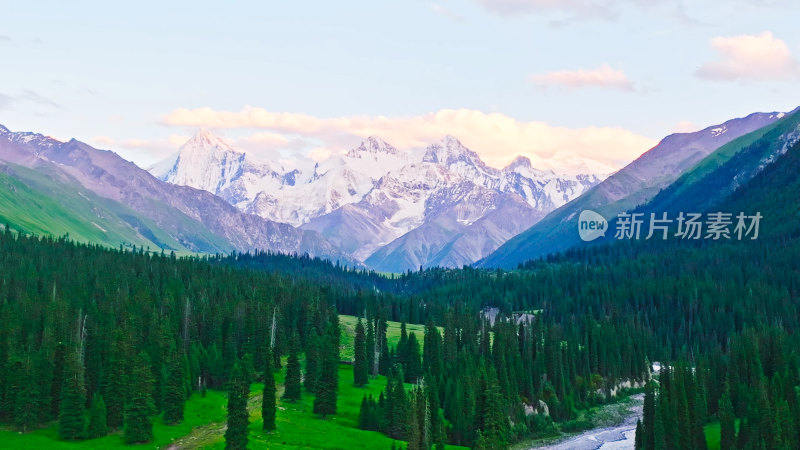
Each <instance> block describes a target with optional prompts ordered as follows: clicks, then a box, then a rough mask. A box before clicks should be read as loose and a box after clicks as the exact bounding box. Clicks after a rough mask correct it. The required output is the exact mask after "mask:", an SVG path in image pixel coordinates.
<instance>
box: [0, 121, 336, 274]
mask: <svg viewBox="0 0 800 450" xmlns="http://www.w3.org/2000/svg"><path fill="white" fill-rule="evenodd" d="M195 142H197V143H202V144H203V145H204V146H205V148H206V149H207V150H209V151H210V149H212V148H216V149H217V150H220V149H223V150H224V151H227V152H229V151H230V149H226V148H225V147H224V146H222V145H217V144H218V143H217V144H213V145H212V144H211V143H213V142H214V140H213V138H212V137H210V136H208V133H207V132H203V133H198V136H196V139H195ZM217 146H219V148H217ZM183 150H187V149H183ZM224 151H223V152H222V153H224ZM186 153H187V152H184V155H185V154H186ZM234 153H235V152H234ZM196 156H197V158H195V159H193V161H197V160H201V161H208V160H214V161H230V159H226V158H218V159H213V158H210V157H209V155H205V154H203V153H202V152H201V153H199V154H198V155H196ZM217 156H219V155H217ZM176 160H177V158H176ZM226 164H227V163H226ZM0 166H4V168H3V169H2V170H5V171H6V172H7V173H8V174H10V176H15V175H13V173H17V172H22V171H20V167H21V168H27V169H30V171H28V172H26V173H24V174H23V175H20V177H22V178H26V177H27V179H31V180H34V183H33V187H31V190H32V191H36V190H37V189H40V188H41V189H44V190H42V191H37V192H38V193H39V195H42V196H44V197H45V198H47V197H48V196H50V195H52V193H53V192H55V197H54V198H53V200H52V201H53V202H55V204H58V203H61V202H62V201H63V203H62V205H63V206H64V207H65V208H72V209H73V210H71V211H69V213H71V214H74V215H72V216H71V218H72V220H64V218H59V217H56V218H55V223H56V224H57V226H56V228H54V229H48V227H47V226H45V225H43V229H42V230H41V231H43V232H48V233H55V232H59V233H62V232H64V231H67V232H69V231H72V230H76V231H78V233H77V234H78V235H81V230H83V229H86V228H87V227H88V228H89V229H91V230H92V231H93V234H89V235H87V234H84V236H85V237H88V236H94V237H93V238H92V241H93V242H103V243H106V244H108V243H111V244H112V245H114V246H116V245H119V244H130V243H131V242H133V243H139V245H142V244H143V243H147V245H149V246H151V248H153V249H158V248H161V249H164V250H176V251H191V252H203V253H227V252H230V251H231V250H237V251H240V252H245V251H252V250H256V249H259V250H270V251H275V252H282V253H297V254H304V253H308V254H310V255H312V256H319V257H324V258H329V259H331V260H340V261H342V262H343V263H346V264H351V263H352V261H351V260H350V258H349V257H348V255H343V254H342V253H341V252H340V251H339V250H338V249H337V248H336V247H334V246H332V245H331V244H330V243H329V242H327V241H326V240H325V239H323V238H322V237H321V236H320V235H319V234H318V233H314V232H311V231H308V230H298V229H296V228H294V227H292V226H290V225H287V224H284V223H276V222H274V221H270V220H267V219H264V218H262V217H258V216H255V215H252V214H246V213H243V212H242V211H240V210H239V209H237V208H235V207H233V206H231V205H230V204H229V203H228V202H226V201H225V200H223V199H221V198H219V197H217V196H215V195H212V194H210V193H209V192H206V191H205V190H200V189H194V188H192V187H186V186H179V185H175V184H170V183H165V182H163V181H160V180H158V179H156V178H155V177H154V176H153V175H151V174H150V173H148V172H147V171H145V170H142V169H140V168H139V167H137V166H136V165H135V164H133V163H132V162H130V161H126V160H124V159H123V158H122V157H120V156H119V155H117V154H116V153H114V152H112V151H109V150H99V149H96V148H94V147H91V146H90V145H88V144H85V143H83V142H80V141H78V140H75V139H72V140H69V141H59V140H56V139H53V138H50V137H47V136H43V135H41V134H35V133H28V132H12V131H9V130H8V129H7V128H5V127H4V126H2V125H0ZM12 166H13V167H12ZM9 167H11V168H9ZM225 167H226V168H227V167H230V164H228V165H226V166H225ZM178 169H180V170H177V171H175V173H176V174H178V173H183V172H182V171H181V170H183V168H181V167H179V168H178ZM186 169H188V167H186ZM204 169H207V170H208V169H210V172H211V173H213V172H214V170H215V166H211V167H205V168H204ZM226 170H227V169H226ZM31 173H33V174H35V176H34V175H31ZM220 173H221V175H220V176H219V177H218V178H220V179H225V176H226V174H225V173H224V172H223V171H221V172H220ZM42 176H45V177H47V179H48V186H50V187H47V188H46V189H45V188H42V187H41V186H39V185H38V184H37V183H36V182H35V180H36V177H42ZM22 178H20V179H22ZM187 179H189V180H192V181H193V182H204V183H207V184H206V186H222V185H223V184H224V183H220V182H219V180H215V178H214V176H205V177H187ZM62 197H63V198H62ZM70 198H71V199H72V200H70V201H68V200H67V199H70ZM81 205H83V207H81ZM86 205H88V206H86ZM50 214H51V211H49V210H48V208H45V207H41V206H38V207H32V208H30V211H29V212H28V215H29V217H30V218H31V219H33V220H34V222H36V223H41V224H49V223H53V217H52V216H51V215H50ZM101 224H102V225H101ZM95 228H96V230H95ZM128 239H132V241H131V240H128Z"/></svg>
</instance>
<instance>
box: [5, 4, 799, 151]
mask: <svg viewBox="0 0 800 450" xmlns="http://www.w3.org/2000/svg"><path fill="white" fill-rule="evenodd" d="M796 3H797V2H796V1H794V0H436V1H433V2H431V1H416V0H403V1H358V2H356V1H345V0H342V1H337V2H331V1H301V0H296V1H259V2H247V1H237V2H225V3H223V2H204V1H191V2H184V1H170V2H149V1H138V2H124V3H123V2H107V1H104V2H95V1H81V2H63V1H52V2H50V1H36V2H20V1H7V0H0V55H2V56H1V57H0V124H3V125H5V126H6V127H8V128H9V129H11V130H15V131H35V132H39V133H42V134H46V135H50V136H53V137H55V138H57V139H62V140H65V139H69V138H73V137H74V138H76V139H79V140H82V141H85V142H88V143H89V144H92V145H94V146H96V147H99V148H103V149H111V150H114V151H116V152H118V153H119V154H120V155H122V156H123V157H125V158H126V159H129V160H132V161H134V162H136V163H137V164H139V165H140V166H148V165H150V164H152V163H154V162H156V161H158V160H160V159H163V158H165V157H167V156H169V155H170V154H174V153H175V152H176V151H177V150H178V148H179V147H180V145H181V144H182V143H183V142H185V141H186V140H187V139H188V138H189V137H190V136H191V135H192V134H193V133H194V132H196V130H197V129H198V128H200V127H205V128H209V129H211V130H212V131H214V132H215V133H217V134H219V135H221V136H223V137H224V138H225V139H227V140H228V141H229V142H231V143H232V144H233V145H234V147H236V148H238V149H241V150H245V151H248V152H251V153H253V154H254V155H257V156H259V157H261V158H267V159H275V160H282V161H291V160H292V159H296V158H313V159H323V158H325V157H327V156H328V155H330V154H331V153H335V152H341V151H343V150H346V149H348V148H353V147H356V146H358V144H359V142H360V141H361V140H362V139H363V138H365V137H367V136H370V135H377V136H381V137H382V138H384V139H385V140H387V141H388V142H389V143H391V144H393V145H395V146H396V147H398V148H416V147H422V146H425V145H427V144H430V143H432V142H436V141H438V140H439V139H441V138H442V137H443V136H444V135H447V134H450V135H453V136H456V137H457V138H459V139H460V140H461V141H462V142H463V143H464V144H465V145H466V146H468V147H470V148H472V149H473V150H475V151H476V152H478V153H479V154H480V155H481V157H482V158H483V159H484V160H485V161H486V162H488V163H489V164H490V165H494V166H495V167H502V166H503V165H505V164H507V163H508V162H510V161H511V160H512V159H513V158H514V157H515V156H516V155H520V154H521V155H526V156H529V157H531V158H532V159H533V160H534V162H535V163H536V162H537V161H567V160H569V159H570V158H574V157H579V158H588V159H591V160H594V161H599V162H601V163H603V164H607V165H609V166H612V167H621V166H622V165H624V164H626V163H627V162H629V161H631V160H633V159H634V158H635V157H636V156H638V155H639V154H641V153H643V152H645V151H646V150H648V149H649V148H650V147H652V146H653V145H655V144H656V143H657V142H658V140H660V139H661V138H663V137H664V136H666V135H668V134H670V133H673V132H688V131H696V130H699V129H702V128H705V127H707V126H710V125H714V124H717V123H721V122H723V121H725V120H728V119H731V118H734V117H741V116H744V115H747V114H749V113H751V112H756V111H761V112H771V111H790V110H792V109H794V108H795V107H797V106H798V105H800V88H799V87H800V62H799V61H800V28H798V27H797V25H796V21H794V20H789V18H791V17H798V16H797V12H798V9H800V7H798V6H795V4H796Z"/></svg>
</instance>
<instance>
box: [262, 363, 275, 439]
mask: <svg viewBox="0 0 800 450" xmlns="http://www.w3.org/2000/svg"><path fill="white" fill-rule="evenodd" d="M267 352H268V353H267V358H266V365H265V366H264V392H263V393H262V398H261V418H262V419H263V421H264V423H263V425H262V429H263V430H264V431H272V430H275V428H276V427H275V415H276V405H275V402H276V399H275V395H276V393H277V389H276V387H275V374H274V373H273V371H272V355H271V353H270V352H269V350H267Z"/></svg>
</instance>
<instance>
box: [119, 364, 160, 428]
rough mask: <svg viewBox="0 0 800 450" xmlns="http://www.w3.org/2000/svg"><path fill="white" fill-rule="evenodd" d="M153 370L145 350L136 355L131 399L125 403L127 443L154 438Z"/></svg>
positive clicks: (131, 381)
mask: <svg viewBox="0 0 800 450" xmlns="http://www.w3.org/2000/svg"><path fill="white" fill-rule="evenodd" d="M153 384H154V380H153V372H152V371H151V368H150V358H149V357H148V356H147V353H145V352H144V351H142V352H139V354H138V355H136V359H135V360H134V361H133V371H132V372H131V378H130V399H129V400H128V403H127V405H125V424H124V433H123V440H124V441H125V443H126V444H136V443H142V442H149V441H151V440H152V439H153V421H152V420H151V419H150V416H151V415H153V414H154V413H155V412H156V410H155V405H154V403H153Z"/></svg>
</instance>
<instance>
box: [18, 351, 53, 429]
mask: <svg viewBox="0 0 800 450" xmlns="http://www.w3.org/2000/svg"><path fill="white" fill-rule="evenodd" d="M23 374H24V377H23V379H22V380H21V383H20V386H19V389H18V390H17V393H16V394H17V395H16V398H15V399H14V400H15V403H16V405H15V408H14V422H15V424H16V425H17V427H19V428H20V429H21V430H22V432H23V433H25V432H27V431H28V429H30V428H33V427H34V426H36V424H37V423H38V422H39V397H40V395H39V386H38V385H37V384H36V380H35V379H34V374H33V368H32V367H31V363H30V361H28V362H27V363H25V364H24V367H23ZM47 407H49V405H47Z"/></svg>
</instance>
